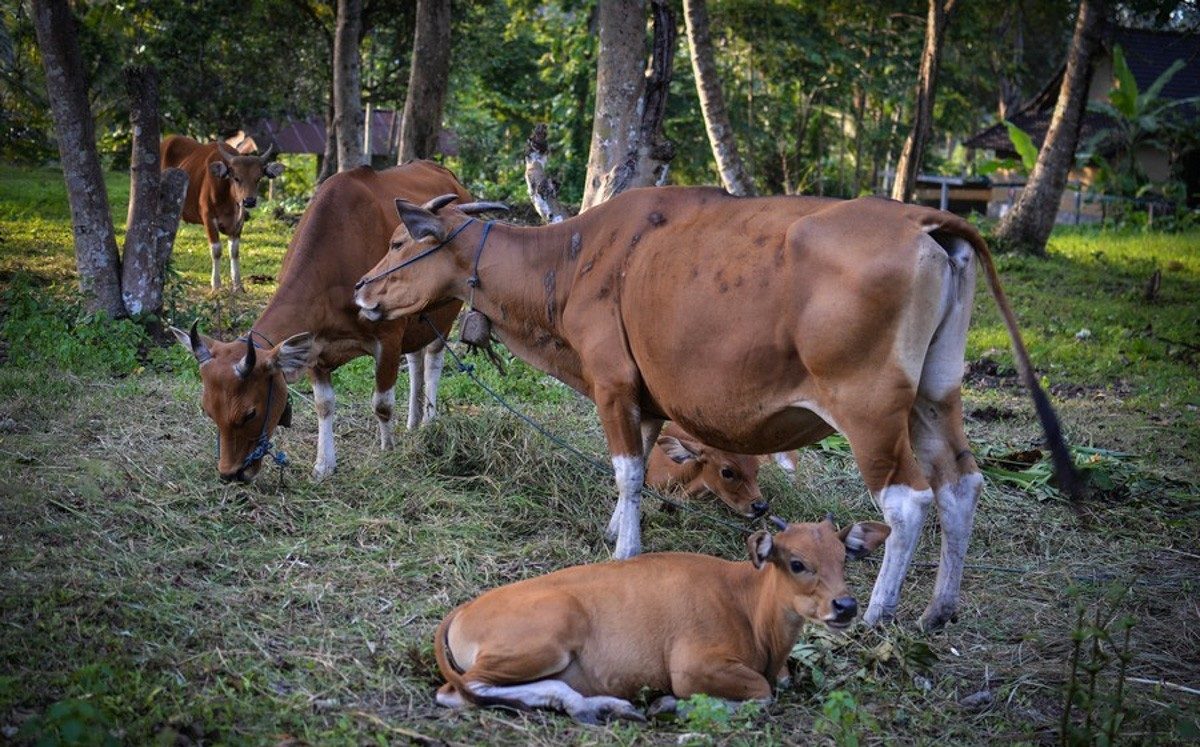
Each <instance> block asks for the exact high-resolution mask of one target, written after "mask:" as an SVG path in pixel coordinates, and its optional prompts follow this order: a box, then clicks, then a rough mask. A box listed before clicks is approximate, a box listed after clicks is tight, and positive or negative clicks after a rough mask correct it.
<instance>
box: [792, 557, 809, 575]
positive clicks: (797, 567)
mask: <svg viewBox="0 0 1200 747" xmlns="http://www.w3.org/2000/svg"><path fill="white" fill-rule="evenodd" d="M807 570H808V569H807V568H805V567H804V563H802V562H800V561H799V560H793V561H792V573H804V572H805V571H807Z"/></svg>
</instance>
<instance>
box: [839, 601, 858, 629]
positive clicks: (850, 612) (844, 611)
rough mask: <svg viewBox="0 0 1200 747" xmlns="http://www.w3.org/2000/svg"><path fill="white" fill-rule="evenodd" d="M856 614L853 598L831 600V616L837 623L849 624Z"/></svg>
mask: <svg viewBox="0 0 1200 747" xmlns="http://www.w3.org/2000/svg"><path fill="white" fill-rule="evenodd" d="M857 614H858V602H857V601H855V599H854V597H841V598H839V599H835V600H833V616H834V618H835V619H836V620H837V621H838V622H840V623H841V622H850V621H851V620H853V619H854V616H855V615H857Z"/></svg>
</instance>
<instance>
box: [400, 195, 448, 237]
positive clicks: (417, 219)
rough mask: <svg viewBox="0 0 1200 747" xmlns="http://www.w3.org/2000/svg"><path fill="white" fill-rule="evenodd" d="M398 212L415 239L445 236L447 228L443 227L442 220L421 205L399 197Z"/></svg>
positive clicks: (410, 234)
mask: <svg viewBox="0 0 1200 747" xmlns="http://www.w3.org/2000/svg"><path fill="white" fill-rule="evenodd" d="M396 212H397V213H399V215H400V222H402V223H403V224H404V227H405V228H407V229H408V235H409V236H412V237H413V241H420V240H421V239H426V238H432V239H435V240H437V241H441V240H442V239H444V238H445V236H446V229H445V228H443V227H442V222H441V221H440V220H438V219H437V216H436V215H434V214H433V213H431V212H429V211H428V210H426V209H425V208H423V207H421V206H420V205H414V204H413V203H411V202H409V201H408V200H404V199H401V198H399V197H397V198H396Z"/></svg>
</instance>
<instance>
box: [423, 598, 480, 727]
mask: <svg viewBox="0 0 1200 747" xmlns="http://www.w3.org/2000/svg"><path fill="white" fill-rule="evenodd" d="M461 610H462V607H456V608H455V609H453V610H451V612H450V614H448V615H446V617H445V619H443V620H442V624H441V625H438V629H437V632H436V633H434V635H433V655H434V658H436V659H437V665H438V670H439V671H441V673H442V677H443V678H444V679H445V680H446V685H445V686H443V687H442V689H440V690H438V696H437V697H438V702H439V703H442V704H443V705H450V706H452V705H454V703H453V699H454V696H455V695H457V696H458V698H461V699H463V700H466V701H468V702H472V703H474V702H476V698H475V697H474V694H473V693H472V692H471V691H470V689H468V688H467V686H466V683H465V682H464V681H463V677H462V676H463V669H461V668H460V667H459V665H458V662H456V661H455V660H454V653H453V652H452V651H451V650H450V623H451V622H453V621H454V618H455V616H456V615H458V613H459V611H461ZM447 690H449V692H447Z"/></svg>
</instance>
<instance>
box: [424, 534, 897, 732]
mask: <svg viewBox="0 0 1200 747" xmlns="http://www.w3.org/2000/svg"><path fill="white" fill-rule="evenodd" d="M775 521H776V522H777V523H778V524H780V525H782V529H783V530H784V531H781V532H780V533H779V534H776V535H773V536H772V535H771V534H770V533H769V532H766V531H759V532H755V533H754V534H753V535H751V536H750V537H749V538H747V540H746V547H747V549H748V550H749V553H750V560H749V562H747V561H742V562H740V563H733V562H730V561H728V560H721V559H719V558H714V557H710V556H708V555H695V554H692V553H649V554H647V555H642V556H641V557H638V558H634V559H632V560H619V561H614V562H609V563H599V564H595V565H581V566H575V567H574V568H566V569H564V570H561V571H558V572H556V573H551V574H549V575H547V576H540V577H538V578H531V579H528V580H525V581H520V582H518V583H515V584H511V585H509V586H503V587H500V588H498V589H493V590H492V591H489V592H487V593H486V594H484V595H483V596H481V597H479V598H478V599H475V600H474V601H471V602H468V603H466V604H464V605H462V606H461V607H458V608H457V609H455V610H454V611H453V612H451V613H450V614H449V615H447V616H446V619H445V620H443V621H442V624H441V625H440V626H438V630H437V633H436V634H435V636H434V652H435V655H436V657H437V663H438V669H440V670H441V672H442V676H443V677H445V679H446V684H445V685H443V686H442V688H441V689H440V690H438V694H437V701H438V703H440V704H442V705H444V706H448V707H451V708H458V707H462V706H464V705H466V704H467V703H471V704H474V705H508V706H515V707H518V708H558V709H561V710H564V711H566V712H567V713H569V714H570V715H571V716H573V717H575V718H576V719H578V720H580V721H583V722H587V723H595V722H597V721H600V720H602V719H604V718H609V717H616V718H628V719H633V720H642V718H643V717H642V714H641V712H639V711H638V710H637V709H636V708H634V706H633V705H632V704H631V703H630V702H629V701H630V700H631V699H632V698H633V697H635V696H636V695H638V693H639V691H641V690H642V689H643V688H648V689H650V690H652V691H654V692H660V693H670V695H669V696H667V697H666V698H665V700H666V703H665V704H663V705H667V707H668V708H669V707H670V704H672V703H673V702H674V698H675V697H679V698H686V697H690V696H691V695H694V694H696V693H705V694H707V695H712V696H715V697H718V698H726V699H729V700H735V701H742V700H760V701H762V700H768V699H769V698H770V697H771V693H772V683H773V681H774V680H775V679H776V675H778V674H779V673H780V672H781V671H784V666H785V664H786V662H787V658H788V655H789V654H790V653H791V651H792V646H793V645H794V644H795V643H796V635H797V634H798V633H799V632H800V626H801V625H802V624H803V623H804V621H805V620H813V621H819V622H823V623H825V624H826V625H828V626H829V627H831V628H835V629H843V628H846V627H848V626H849V625H850V623H851V622H853V620H854V617H855V615H856V614H857V611H858V603H857V602H856V601H855V599H854V597H853V596H851V595H850V592H849V591H848V590H847V589H846V581H845V573H844V570H845V568H844V564H845V558H846V556H847V555H850V556H851V557H856V558H860V557H863V556H865V555H867V554H868V553H870V552H871V551H872V550H874V549H875V548H876V547H878V546H879V545H880V544H881V543H882V542H883V541H884V539H886V538H887V536H888V531H889V530H888V527H887V526H886V525H884V524H880V523H878V522H873V521H869V522H863V523H859V524H854V525H852V526H848V527H846V528H845V529H842V530H841V531H840V532H839V531H838V529H837V527H835V526H834V525H833V523H832V522H831V521H829V520H828V519H827V520H826V521H823V522H821V523H819V524H790V525H788V524H784V522H783V521H782V520H778V519H777V520H775ZM652 710H659V711H660V712H661V707H660V705H659V704H656V705H655V707H654V708H653V709H652Z"/></svg>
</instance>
